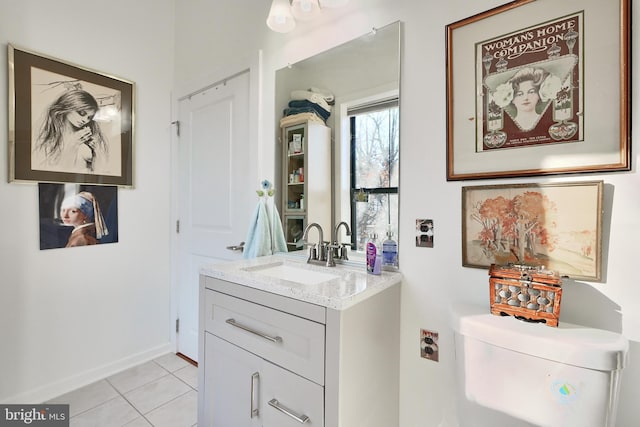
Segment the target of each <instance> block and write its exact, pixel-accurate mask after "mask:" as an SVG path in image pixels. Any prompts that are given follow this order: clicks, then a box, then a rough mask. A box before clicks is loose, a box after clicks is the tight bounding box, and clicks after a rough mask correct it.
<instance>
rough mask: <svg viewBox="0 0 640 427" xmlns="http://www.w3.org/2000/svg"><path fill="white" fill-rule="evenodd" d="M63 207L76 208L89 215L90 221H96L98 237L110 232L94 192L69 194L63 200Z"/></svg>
mask: <svg viewBox="0 0 640 427" xmlns="http://www.w3.org/2000/svg"><path fill="white" fill-rule="evenodd" d="M62 207H63V208H72V207H73V208H76V209H80V211H81V212H82V213H83V214H84V215H85V216H86V217H87V220H89V222H94V223H95V225H96V237H97V238H98V239H100V238H102V237H103V236H106V235H108V234H109V230H108V229H107V225H106V224H105V223H104V218H103V217H102V213H101V212H100V205H98V201H97V200H96V198H95V197H93V194H91V193H89V192H88V191H82V192H80V193H78V194H75V195H73V196H69V197H67V198H66V199H64V201H63V202H62Z"/></svg>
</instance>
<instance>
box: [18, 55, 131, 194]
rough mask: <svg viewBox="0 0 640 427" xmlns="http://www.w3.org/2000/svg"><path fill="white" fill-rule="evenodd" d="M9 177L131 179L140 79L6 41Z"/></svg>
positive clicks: (90, 180) (119, 183)
mask: <svg viewBox="0 0 640 427" xmlns="http://www.w3.org/2000/svg"><path fill="white" fill-rule="evenodd" d="M8 65H9V73H8V74H9V181H10V182H11V181H37V182H68V183H79V184H100V185H116V186H123V187H132V186H133V133H134V117H133V111H134V84H133V83H132V82H130V81H126V80H123V79H120V78H116V77H113V76H108V75H106V74H103V73H99V72H97V71H93V70H90V69H87V68H84V67H80V66H78V65H74V64H70V63H67V62H63V61H60V60H57V59H54V58H50V57H48V56H45V55H41V54H37V53H34V52H29V51H27V50H23V49H19V48H17V47H15V46H12V45H11V44H10V45H9V46H8Z"/></svg>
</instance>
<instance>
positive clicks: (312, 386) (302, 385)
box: [260, 361, 324, 427]
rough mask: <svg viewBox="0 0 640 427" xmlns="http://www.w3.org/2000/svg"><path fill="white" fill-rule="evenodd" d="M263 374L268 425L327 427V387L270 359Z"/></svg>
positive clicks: (263, 412)
mask: <svg viewBox="0 0 640 427" xmlns="http://www.w3.org/2000/svg"><path fill="white" fill-rule="evenodd" d="M260 375H261V379H262V380H263V381H262V389H261V391H260V393H261V397H260V398H261V399H262V406H261V418H262V422H263V426H264V427H299V426H301V425H304V426H305V427H323V426H324V387H322V386H319V385H318V384H316V383H314V382H312V381H309V380H307V379H306V378H303V377H301V376H299V375H296V374H294V373H292V372H289V371H287V370H285V369H282V368H280V367H279V366H276V365H274V364H272V363H269V362H267V361H264V363H263V365H262V369H261V371H260Z"/></svg>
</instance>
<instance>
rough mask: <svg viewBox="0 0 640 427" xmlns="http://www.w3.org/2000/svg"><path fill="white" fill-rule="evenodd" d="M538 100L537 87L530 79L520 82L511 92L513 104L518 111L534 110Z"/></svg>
mask: <svg viewBox="0 0 640 427" xmlns="http://www.w3.org/2000/svg"><path fill="white" fill-rule="evenodd" d="M539 100H540V95H538V89H537V88H536V87H535V86H534V85H533V81H532V80H525V81H523V82H520V86H519V87H518V88H517V89H516V91H515V92H514V94H513V105H515V107H516V109H517V110H518V113H520V112H525V113H531V112H533V111H535V108H536V105H537V104H538V101H539Z"/></svg>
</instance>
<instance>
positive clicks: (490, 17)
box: [446, 0, 631, 181]
mask: <svg viewBox="0 0 640 427" xmlns="http://www.w3.org/2000/svg"><path fill="white" fill-rule="evenodd" d="M630 19H631V17H630V0H614V1H606V2H604V1H601V0H584V1H581V2H579V3H578V2H554V1H553V0H516V1H512V2H510V3H507V4H505V5H503V6H499V7H496V8H494V9H491V10H489V11H486V12H482V13H479V14H477V15H474V16H471V17H469V18H466V19H463V20H460V21H457V22H454V23H452V24H449V25H447V27H446V78H447V82H446V85H447V180H448V181H454V180H470V179H486V178H508V177H519V176H542V175H554V174H570V173H580V172H614V171H628V170H630V169H631V152H630V151H631V124H630V97H629V89H630V70H629V64H630V44H631V25H630ZM603 27H605V28H607V31H602V28H603ZM534 76H535V77H534Z"/></svg>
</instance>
